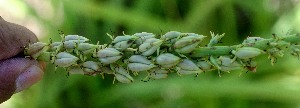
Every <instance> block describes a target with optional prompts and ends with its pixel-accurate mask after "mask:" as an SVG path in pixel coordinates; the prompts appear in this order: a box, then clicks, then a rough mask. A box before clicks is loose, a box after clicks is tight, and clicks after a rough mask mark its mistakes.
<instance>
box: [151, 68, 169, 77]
mask: <svg viewBox="0 0 300 108" xmlns="http://www.w3.org/2000/svg"><path fill="white" fill-rule="evenodd" d="M149 77H150V78H152V79H162V78H167V77H168V71H167V70H165V69H161V68H154V69H151V70H150V73H149Z"/></svg>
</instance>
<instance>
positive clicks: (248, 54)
mask: <svg viewBox="0 0 300 108" xmlns="http://www.w3.org/2000/svg"><path fill="white" fill-rule="evenodd" d="M232 53H233V54H234V55H235V56H236V57H238V58H240V59H249V58H253V57H256V56H258V55H260V54H262V53H264V51H262V50H260V49H258V48H253V47H242V48H238V49H237V50H233V51H232Z"/></svg>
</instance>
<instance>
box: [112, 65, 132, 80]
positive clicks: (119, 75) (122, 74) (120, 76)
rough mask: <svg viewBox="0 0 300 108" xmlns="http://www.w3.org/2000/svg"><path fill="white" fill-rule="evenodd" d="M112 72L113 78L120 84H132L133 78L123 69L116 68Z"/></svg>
mask: <svg viewBox="0 0 300 108" xmlns="http://www.w3.org/2000/svg"><path fill="white" fill-rule="evenodd" d="M114 70H115V77H116V79H117V80H118V81H119V82H122V83H131V82H133V78H132V77H131V76H130V75H129V73H128V72H127V71H126V70H125V69H124V68H123V67H116V68H115V69H114Z"/></svg>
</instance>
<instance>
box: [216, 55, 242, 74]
mask: <svg viewBox="0 0 300 108" xmlns="http://www.w3.org/2000/svg"><path fill="white" fill-rule="evenodd" d="M218 64H219V66H220V67H221V69H220V70H221V71H232V70H238V69H242V67H243V66H242V65H241V64H240V63H238V62H237V61H233V60H232V59H231V58H230V57H228V56H221V57H219V58H218Z"/></svg>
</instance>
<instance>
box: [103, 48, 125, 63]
mask: <svg viewBox="0 0 300 108" xmlns="http://www.w3.org/2000/svg"><path fill="white" fill-rule="evenodd" d="M97 57H99V60H100V61H101V62H102V63H103V64H110V63H114V62H116V61H117V60H119V59H120V58H122V53H121V52H120V51H118V50H116V49H114V48H105V49H101V50H99V51H98V52H97Z"/></svg>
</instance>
